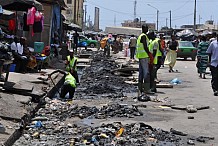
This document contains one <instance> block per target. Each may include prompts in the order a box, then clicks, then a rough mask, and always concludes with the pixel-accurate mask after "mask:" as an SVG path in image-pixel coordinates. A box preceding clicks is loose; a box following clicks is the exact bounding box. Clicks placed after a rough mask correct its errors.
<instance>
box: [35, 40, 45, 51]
mask: <svg viewBox="0 0 218 146" xmlns="http://www.w3.org/2000/svg"><path fill="white" fill-rule="evenodd" d="M43 49H44V42H34V52H35V53H42V50H43Z"/></svg>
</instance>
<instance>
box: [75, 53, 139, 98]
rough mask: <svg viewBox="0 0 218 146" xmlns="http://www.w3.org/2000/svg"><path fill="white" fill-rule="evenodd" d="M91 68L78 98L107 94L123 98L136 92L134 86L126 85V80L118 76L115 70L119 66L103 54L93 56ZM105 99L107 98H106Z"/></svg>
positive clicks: (78, 90) (85, 74)
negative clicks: (125, 93) (124, 94)
mask: <svg viewBox="0 0 218 146" xmlns="http://www.w3.org/2000/svg"><path fill="white" fill-rule="evenodd" d="M92 59H93V60H92V63H91V66H90V67H88V68H86V69H85V70H84V72H83V76H82V77H81V80H80V87H82V88H78V89H77V92H76V97H81V98H85V97H86V96H87V95H96V96H97V95H101V94H106V97H112V98H114V97H123V93H124V92H127V93H130V92H133V91H136V88H135V87H134V86H133V85H130V84H127V83H125V79H124V78H122V77H121V76H116V75H114V73H113V70H115V69H118V68H119V65H118V64H116V63H115V61H114V60H112V59H107V58H106V57H105V56H103V55H102V53H101V52H100V53H97V54H94V55H93V58H92ZM104 97H105V96H104Z"/></svg>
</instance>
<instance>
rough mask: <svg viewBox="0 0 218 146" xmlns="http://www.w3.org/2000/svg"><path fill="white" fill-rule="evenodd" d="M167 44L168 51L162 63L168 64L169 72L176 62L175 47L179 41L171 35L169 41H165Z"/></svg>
mask: <svg viewBox="0 0 218 146" xmlns="http://www.w3.org/2000/svg"><path fill="white" fill-rule="evenodd" d="M167 46H168V50H167V51H168V52H167V56H166V59H165V61H164V64H165V65H169V72H174V70H173V67H174V66H175V64H176V58H177V48H178V46H179V43H178V42H177V40H176V37H175V36H174V35H171V41H168V42H167Z"/></svg>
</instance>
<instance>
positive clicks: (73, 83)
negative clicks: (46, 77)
mask: <svg viewBox="0 0 218 146" xmlns="http://www.w3.org/2000/svg"><path fill="white" fill-rule="evenodd" d="M64 84H70V85H71V86H72V87H74V88H76V79H75V78H74V77H73V76H72V75H71V74H70V73H68V74H67V75H66V77H65V81H64Z"/></svg>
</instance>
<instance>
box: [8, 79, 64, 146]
mask: <svg viewBox="0 0 218 146" xmlns="http://www.w3.org/2000/svg"><path fill="white" fill-rule="evenodd" d="M63 82H64V76H63V77H62V78H61V79H60V80H58V81H57V84H56V85H55V86H53V87H52V88H51V89H50V90H49V92H48V93H47V94H46V95H45V96H43V97H42V98H41V99H40V101H39V102H38V103H37V105H36V106H35V107H34V109H33V110H32V111H30V112H29V113H28V114H26V115H24V116H23V117H22V118H21V125H22V126H21V127H20V128H19V129H16V130H15V131H14V132H13V134H12V135H11V136H10V137H9V138H8V139H7V140H6V141H5V142H4V145H5V146H12V145H13V144H14V143H15V142H16V140H18V139H19V138H20V137H21V135H22V131H23V129H25V128H26V126H27V125H28V123H30V121H31V118H33V117H34V116H35V113H36V112H37V111H38V110H39V109H40V108H41V106H42V105H43V104H44V103H45V102H44V101H45V98H46V97H49V98H51V97H53V96H54V95H55V93H56V92H57V88H60V87H61V86H62V85H63Z"/></svg>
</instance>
